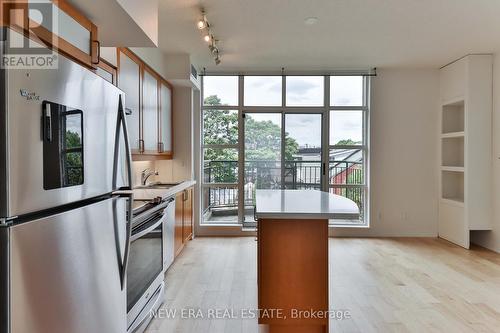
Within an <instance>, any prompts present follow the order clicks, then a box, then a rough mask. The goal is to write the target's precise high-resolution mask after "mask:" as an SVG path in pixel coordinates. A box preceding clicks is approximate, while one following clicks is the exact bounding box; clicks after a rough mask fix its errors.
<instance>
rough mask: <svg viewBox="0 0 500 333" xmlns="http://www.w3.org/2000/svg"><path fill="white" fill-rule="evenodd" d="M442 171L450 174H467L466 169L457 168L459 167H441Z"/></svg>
mask: <svg viewBox="0 0 500 333" xmlns="http://www.w3.org/2000/svg"><path fill="white" fill-rule="evenodd" d="M441 170H442V171H449V172H465V168H464V167H457V166H445V165H443V166H441Z"/></svg>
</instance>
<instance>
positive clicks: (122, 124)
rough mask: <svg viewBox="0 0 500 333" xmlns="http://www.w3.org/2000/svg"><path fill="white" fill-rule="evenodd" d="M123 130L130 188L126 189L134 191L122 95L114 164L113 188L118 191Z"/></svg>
mask: <svg viewBox="0 0 500 333" xmlns="http://www.w3.org/2000/svg"><path fill="white" fill-rule="evenodd" d="M122 128H123V139H124V141H125V154H126V159H127V181H128V186H126V188H124V189H128V190H130V189H132V157H131V155H130V142H129V140H128V130H127V121H126V119H125V108H124V107H123V101H122V95H120V97H119V101H118V121H117V123H116V135H115V154H114V163H113V188H114V189H117V173H118V163H119V162H120V161H119V159H120V156H119V151H120V150H119V148H120V138H121V135H120V133H121V129H122Z"/></svg>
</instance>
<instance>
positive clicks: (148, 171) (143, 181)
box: [141, 168, 158, 186]
mask: <svg viewBox="0 0 500 333" xmlns="http://www.w3.org/2000/svg"><path fill="white" fill-rule="evenodd" d="M152 175H155V176H158V171H156V170H155V171H151V169H149V168H148V169H144V170H142V172H141V184H142V185H143V186H145V185H146V182H147V181H148V178H149V177H151V176H152Z"/></svg>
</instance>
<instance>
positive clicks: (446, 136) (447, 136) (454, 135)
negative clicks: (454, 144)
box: [441, 132, 465, 139]
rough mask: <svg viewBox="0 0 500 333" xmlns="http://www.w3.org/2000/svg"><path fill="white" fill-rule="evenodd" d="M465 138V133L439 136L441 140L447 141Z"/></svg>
mask: <svg viewBox="0 0 500 333" xmlns="http://www.w3.org/2000/svg"><path fill="white" fill-rule="evenodd" d="M463 137H465V132H450V133H443V134H441V138H443V139H449V138H463Z"/></svg>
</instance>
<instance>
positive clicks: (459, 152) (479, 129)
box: [439, 55, 492, 248]
mask: <svg viewBox="0 0 500 333" xmlns="http://www.w3.org/2000/svg"><path fill="white" fill-rule="evenodd" d="M491 82H492V57H491V56H490V55H469V56H466V57H464V58H461V59H459V60H457V61H455V62H454V63H452V64H450V65H448V66H446V67H444V68H442V69H441V101H442V102H441V111H440V120H441V126H440V135H439V146H440V151H441V154H440V155H441V157H440V168H439V177H440V200H439V236H440V237H442V238H444V239H447V240H449V241H451V242H453V243H456V244H458V245H460V246H463V247H465V248H469V245H470V231H471V230H491V223H492V220H491V209H492V202H491V114H492V83H491Z"/></svg>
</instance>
